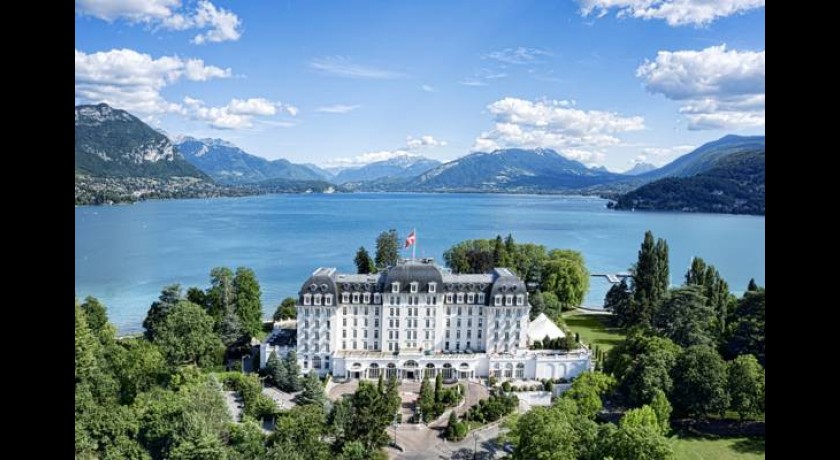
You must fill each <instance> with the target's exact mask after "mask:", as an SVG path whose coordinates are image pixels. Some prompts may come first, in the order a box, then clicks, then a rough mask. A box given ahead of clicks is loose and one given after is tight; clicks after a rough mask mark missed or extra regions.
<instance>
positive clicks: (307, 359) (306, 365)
mask: <svg viewBox="0 0 840 460" xmlns="http://www.w3.org/2000/svg"><path fill="white" fill-rule="evenodd" d="M307 367H309V357H308V356H304V357H303V368H304V369H306V368H307Z"/></svg>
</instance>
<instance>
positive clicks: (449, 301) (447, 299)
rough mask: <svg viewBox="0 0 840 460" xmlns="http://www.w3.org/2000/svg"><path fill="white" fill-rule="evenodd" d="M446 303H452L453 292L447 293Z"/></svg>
mask: <svg viewBox="0 0 840 460" xmlns="http://www.w3.org/2000/svg"><path fill="white" fill-rule="evenodd" d="M446 303H452V293H451V292H450V293H448V294H446Z"/></svg>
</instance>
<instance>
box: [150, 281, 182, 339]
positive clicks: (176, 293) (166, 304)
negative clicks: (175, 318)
mask: <svg viewBox="0 0 840 460" xmlns="http://www.w3.org/2000/svg"><path fill="white" fill-rule="evenodd" d="M183 299H184V296H183V295H182V294H181V285H180V284H170V285H168V286H166V287H164V288H163V290H162V291H161V293H160V297H158V300H157V301H155V302H153V303H152V306H151V307H150V308H149V312H148V313H146V319H144V320H143V328H144V329H145V330H146V332H145V335H146V338H147V339H148V340H155V335H156V334H157V328H158V327H159V326H160V325H161V324H163V322H164V320H165V319H166V316H167V315H168V314H169V311H170V310H171V309H172V307H174V306H175V304H177V303H178V302H180V301H181V300H183Z"/></svg>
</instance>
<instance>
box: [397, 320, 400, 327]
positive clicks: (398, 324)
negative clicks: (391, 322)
mask: <svg viewBox="0 0 840 460" xmlns="http://www.w3.org/2000/svg"><path fill="white" fill-rule="evenodd" d="M399 327H400V320H397V329H399Z"/></svg>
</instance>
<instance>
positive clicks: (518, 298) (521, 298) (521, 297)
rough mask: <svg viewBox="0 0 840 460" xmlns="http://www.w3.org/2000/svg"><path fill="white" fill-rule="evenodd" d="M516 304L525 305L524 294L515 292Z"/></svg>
mask: <svg viewBox="0 0 840 460" xmlns="http://www.w3.org/2000/svg"><path fill="white" fill-rule="evenodd" d="M516 305H519V306H522V305H525V296H524V295H522V294H516Z"/></svg>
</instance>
